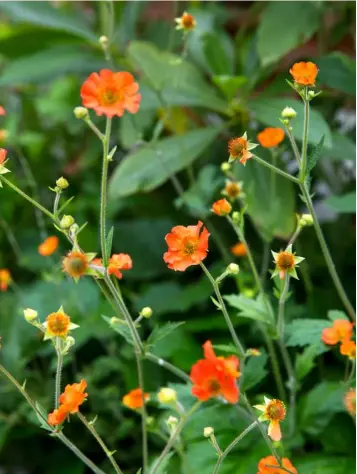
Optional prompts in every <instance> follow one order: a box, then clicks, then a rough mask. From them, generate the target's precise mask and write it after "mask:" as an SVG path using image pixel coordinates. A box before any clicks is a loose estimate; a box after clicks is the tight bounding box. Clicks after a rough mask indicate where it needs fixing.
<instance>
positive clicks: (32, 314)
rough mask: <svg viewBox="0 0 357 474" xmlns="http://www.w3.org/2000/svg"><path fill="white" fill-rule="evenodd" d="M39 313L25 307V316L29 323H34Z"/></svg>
mask: <svg viewBox="0 0 357 474" xmlns="http://www.w3.org/2000/svg"><path fill="white" fill-rule="evenodd" d="M37 316H38V313H37V311H35V310H34V309H31V308H26V309H24V317H25V319H26V321H27V322H28V323H32V322H33V321H35V319H37Z"/></svg>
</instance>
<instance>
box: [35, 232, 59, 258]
mask: <svg viewBox="0 0 357 474" xmlns="http://www.w3.org/2000/svg"><path fill="white" fill-rule="evenodd" d="M57 247H58V237H56V236H55V235H52V236H51V237H47V239H45V240H44V241H43V242H42V244H40V245H39V247H38V253H39V254H40V255H43V256H44V257H49V256H50V255H52V254H53V253H54V252H55V251H56V250H57Z"/></svg>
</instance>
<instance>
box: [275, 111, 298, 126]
mask: <svg viewBox="0 0 357 474" xmlns="http://www.w3.org/2000/svg"><path fill="white" fill-rule="evenodd" d="M296 116H297V112H296V110H295V109H293V108H292V107H285V109H283V110H282V111H281V118H280V119H279V120H280V122H281V123H282V124H283V125H286V126H287V127H288V126H289V125H290V122H291V120H293V119H294V118H295V117H296Z"/></svg>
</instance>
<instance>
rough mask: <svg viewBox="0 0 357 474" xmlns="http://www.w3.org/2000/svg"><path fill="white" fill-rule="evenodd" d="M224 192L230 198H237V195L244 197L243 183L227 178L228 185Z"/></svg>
mask: <svg viewBox="0 0 357 474" xmlns="http://www.w3.org/2000/svg"><path fill="white" fill-rule="evenodd" d="M222 194H223V195H224V196H226V197H227V198H229V199H236V198H237V197H244V196H245V195H244V194H243V193H242V183H241V182H240V183H237V182H236V181H231V180H229V179H226V185H225V187H224V189H223V191H222Z"/></svg>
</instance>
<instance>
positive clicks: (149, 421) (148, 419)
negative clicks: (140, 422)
mask: <svg viewBox="0 0 357 474" xmlns="http://www.w3.org/2000/svg"><path fill="white" fill-rule="evenodd" d="M154 423H155V418H154V417H153V416H147V417H146V425H147V426H152V425H153V424H154Z"/></svg>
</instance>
